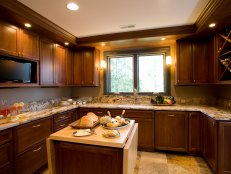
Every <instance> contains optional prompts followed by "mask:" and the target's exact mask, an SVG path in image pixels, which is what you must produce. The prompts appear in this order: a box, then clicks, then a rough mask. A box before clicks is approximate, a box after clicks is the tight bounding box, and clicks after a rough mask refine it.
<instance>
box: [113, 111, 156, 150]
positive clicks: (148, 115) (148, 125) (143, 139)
mask: <svg viewBox="0 0 231 174" xmlns="http://www.w3.org/2000/svg"><path fill="white" fill-rule="evenodd" d="M109 111H110V113H111V115H112V116H116V115H121V113H122V109H109ZM124 117H125V118H129V119H132V120H135V122H136V123H138V125H139V129H138V149H139V150H145V151H154V112H153V111H146V110H125V114H124Z"/></svg>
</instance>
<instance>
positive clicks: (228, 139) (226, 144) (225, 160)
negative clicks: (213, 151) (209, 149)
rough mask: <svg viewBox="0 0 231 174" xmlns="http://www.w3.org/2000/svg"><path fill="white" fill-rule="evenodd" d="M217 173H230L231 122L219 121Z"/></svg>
mask: <svg viewBox="0 0 231 174" xmlns="http://www.w3.org/2000/svg"><path fill="white" fill-rule="evenodd" d="M218 127H219V128H218V130H219V131H218V133H219V138H218V152H219V153H218V154H219V156H218V159H219V160H218V173H219V174H230V173H231V122H219V126H218Z"/></svg>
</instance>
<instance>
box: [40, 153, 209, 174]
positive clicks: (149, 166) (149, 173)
mask: <svg viewBox="0 0 231 174" xmlns="http://www.w3.org/2000/svg"><path fill="white" fill-rule="evenodd" d="M42 174H48V170H45V171H44V172H43V173H42ZM134 174H213V173H212V172H211V170H210V169H209V168H208V166H207V164H206V162H205V161H204V160H203V158H200V157H195V156H188V155H182V154H173V153H163V152H138V156H137V160H136V167H135V171H134Z"/></svg>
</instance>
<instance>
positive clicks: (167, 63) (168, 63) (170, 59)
mask: <svg viewBox="0 0 231 174" xmlns="http://www.w3.org/2000/svg"><path fill="white" fill-rule="evenodd" d="M171 64H172V58H171V56H166V65H171Z"/></svg>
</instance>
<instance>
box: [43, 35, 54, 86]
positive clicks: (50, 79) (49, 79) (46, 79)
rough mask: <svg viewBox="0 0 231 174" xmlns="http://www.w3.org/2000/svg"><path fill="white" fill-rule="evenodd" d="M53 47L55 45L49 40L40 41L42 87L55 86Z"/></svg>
mask: <svg viewBox="0 0 231 174" xmlns="http://www.w3.org/2000/svg"><path fill="white" fill-rule="evenodd" d="M53 47H54V43H53V42H51V41H49V40H44V39H43V40H41V41H40V84H41V85H45V86H46V85H54V67H53Z"/></svg>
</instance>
